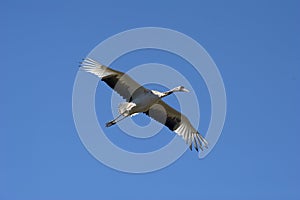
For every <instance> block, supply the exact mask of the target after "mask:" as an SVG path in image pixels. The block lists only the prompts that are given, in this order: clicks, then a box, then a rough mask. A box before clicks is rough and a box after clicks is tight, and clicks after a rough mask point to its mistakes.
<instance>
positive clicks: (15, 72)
mask: <svg viewBox="0 0 300 200" xmlns="http://www.w3.org/2000/svg"><path fill="white" fill-rule="evenodd" d="M0 5H1V6H0V25H1V31H0V36H1V37H0V40H1V43H0V44H1V46H0V52H1V58H2V59H1V73H0V91H1V98H0V124H1V125H0V158H1V162H0V199H3V200H6V199H7V200H8V199H13V200H18V199H20V200H21V199H22V200H25V199H28V200H29V199H30V200H35V199H44V200H46V199H49V200H50V199H84V198H85V199H90V200H93V199H171V198H172V199H183V198H193V199H230V200H232V199H291V200H292V199H300V192H299V188H300V173H299V169H300V157H299V155H298V154H299V152H300V146H299V140H300V135H299V128H300V125H299V122H300V117H299V112H300V107H299V102H300V95H299V85H300V79H299V75H300V68H299V67H300V59H299V52H300V40H299V35H300V26H299V19H300V12H299V8H300V2H299V1H232V0H229V1H182V2H181V3H175V2H174V1H148V2H144V3H142V2H141V1H55V0H54V1H48V2H42V1H30V0H29V1H2V2H1V3H0ZM144 26H158V27H165V28H170V29H174V30H177V31H180V32H182V33H185V34H187V35H189V36H190V37H192V38H193V39H195V40H196V41H197V42H199V43H200V44H201V45H203V47H204V48H205V49H206V50H207V51H208V53H209V54H210V55H211V56H212V58H213V59H214V61H215V62H216V64H217V66H218V68H219V70H220V73H221V75H222V77H223V80H224V84H225V87H226V92H227V103H228V107H227V118H226V122H225V126H224V129H223V132H222V135H221V137H220V140H219V141H218V143H217V145H216V146H215V148H214V149H213V151H212V152H211V153H210V154H209V156H208V157H206V158H205V159H203V160H198V158H197V155H196V153H195V151H193V152H190V151H187V152H185V153H184V155H183V156H182V157H181V158H180V159H179V160H177V161H176V162H175V163H173V164H172V165H170V166H168V167H167V168H164V169H162V170H159V171H156V172H152V173H148V174H138V175H137V174H127V173H122V172H118V171H116V170H113V169H110V168H108V167H106V166H105V165H103V164H101V163H100V162H99V161H97V160H96V159H95V158H93V157H92V156H91V155H90V154H89V152H88V151H87V150H86V149H85V147H84V146H83V145H82V143H81V141H80V139H79V136H78V134H77V131H76V128H75V125H74V121H73V117H72V90H73V83H74V80H75V77H76V73H77V71H78V62H79V61H80V60H81V59H82V58H84V57H85V56H86V55H87V54H88V53H89V52H90V51H91V50H92V49H93V48H94V47H95V46H96V45H97V44H98V43H99V42H101V41H103V40H105V39H106V38H108V37H109V36H111V35H114V34H117V33H119V32H121V31H125V30H127V29H132V28H137V27H144ZM148 62H162V63H163V64H168V65H169V66H174V68H176V67H177V69H178V66H179V65H180V64H185V63H184V62H183V61H182V60H180V59H178V58H176V57H175V56H171V55H169V54H165V53H161V52H156V51H148V52H136V53H135V54H134V53H133V54H128V55H125V56H123V57H121V58H120V59H118V60H117V61H116V62H114V63H113V66H112V67H114V68H116V69H119V70H125V71H126V70H129V69H130V68H131V67H133V66H135V65H138V64H143V63H148ZM121 66H122V67H123V68H122V67H121ZM186 73H187V74H186V75H187V76H189V75H191V74H192V72H190V74H189V72H186ZM191 77H192V76H191ZM198 79H199V77H198ZM198 79H196V78H195V77H193V78H191V80H190V81H191V82H195V81H197V80H198ZM201 88H202V86H201V84H200V85H199V88H198V89H201ZM97 90H98V91H97V95H96V100H99V101H98V102H99V104H97V105H96V107H97V113H98V115H99V116H98V118H99V121H100V124H101V123H102V125H103V123H104V122H105V121H107V120H109V119H111V118H112V114H111V111H110V110H107V111H105V112H103V113H104V115H103V113H102V112H101V106H102V104H103V107H105V105H106V103H107V105H108V106H110V104H109V103H110V99H109V97H110V94H111V90H110V89H109V88H108V87H107V86H106V85H104V84H100V85H99V87H98V88H97ZM99 91H104V93H105V94H106V95H104V96H103V101H102V96H100V95H99ZM203 94H204V95H203V98H202V99H203V101H202V102H201V112H204V114H203V118H201V120H203V122H202V121H201V123H202V124H200V127H199V129H200V130H202V131H205V130H206V129H207V126H208V120H209V119H208V118H207V117H205V116H206V112H209V111H210V109H209V106H210V105H209V99H207V95H208V94H207V91H206V89H205V87H203ZM199 95H200V94H199ZM200 97H201V95H200ZM100 99H101V101H100ZM100 102H101V104H100ZM168 102H170V103H173V104H174V106H176V105H175V104H176V99H175V98H174V97H170V98H169V100H168ZM297 102H298V103H297ZM206 103H207V106H205V105H206ZM202 110H203V111H202ZM201 114H202V113H201ZM103 116H105V117H104V118H105V119H104V118H103V121H102V117H103ZM135 120H136V121H137V123H141V124H143V123H145V122H147V119H146V118H145V117H144V118H143V116H137V117H136V119H135ZM110 130H111V133H109V132H108V133H109V134H111V135H112V136H109V137H111V139H112V140H113V141H114V142H116V143H117V144H118V145H120V146H122V145H123V146H124V148H127V149H128V150H132V151H143V150H145V149H142V150H141V149H140V148H139V147H141V146H143V145H139V144H142V143H143V144H144V142H141V143H139V142H140V141H141V140H135V139H134V138H131V137H129V136H128V137H125V136H124V135H122V134H119V137H120V139H118V137H117V134H118V129H117V128H115V127H114V128H113V127H112V128H110ZM164 134H165V135H168V137H170V138H172V137H171V136H172V134H170V132H169V131H168V130H167V129H163V131H162V132H161V133H160V135H158V136H157V137H156V138H154V139H159V137H161V138H162V141H163V142H165V141H167V140H168V139H169V138H165V137H164V136H163V135H164ZM161 135H162V136H161ZM130 139H131V140H130ZM133 140H134V141H133ZM131 143H134V144H136V146H134V148H132V146H131V145H130V144H131ZM160 144H161V143H154V142H153V143H151V142H150V143H149V144H148V146H147V147H145V148H149V149H155V148H156V147H157V146H155V145H158V146H159V145H160ZM152 145H153V146H152ZM131 148H132V149H131ZM146 150H147V149H146Z"/></svg>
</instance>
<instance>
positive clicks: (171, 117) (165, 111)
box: [145, 100, 208, 151]
mask: <svg viewBox="0 0 300 200" xmlns="http://www.w3.org/2000/svg"><path fill="white" fill-rule="evenodd" d="M145 114H146V115H148V116H149V117H151V118H153V119H155V120H156V121H158V122H160V123H162V124H164V125H165V126H167V127H168V128H169V129H170V130H171V131H174V132H175V133H177V134H178V135H180V136H181V137H182V138H183V139H184V140H185V142H186V143H187V144H189V145H190V149H191V150H192V145H194V147H195V149H196V150H197V151H198V147H199V148H200V149H201V150H203V147H205V148H207V145H208V143H207V141H206V140H205V139H204V137H203V136H202V135H200V134H199V133H198V131H197V130H196V129H195V128H194V127H193V126H192V125H191V123H190V121H189V120H188V118H187V117H186V116H184V115H183V114H181V113H180V112H178V111H177V110H175V109H174V108H172V107H170V106H169V105H168V104H166V103H165V102H164V101H162V100H159V101H158V102H157V103H156V104H154V105H153V106H152V107H151V108H150V109H149V110H148V111H147V112H145Z"/></svg>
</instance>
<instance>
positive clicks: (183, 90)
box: [182, 88, 190, 92]
mask: <svg viewBox="0 0 300 200" xmlns="http://www.w3.org/2000/svg"><path fill="white" fill-rule="evenodd" d="M182 92H190V91H189V90H188V89H185V88H183V89H182Z"/></svg>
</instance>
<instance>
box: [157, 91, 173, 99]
mask: <svg viewBox="0 0 300 200" xmlns="http://www.w3.org/2000/svg"><path fill="white" fill-rule="evenodd" d="M173 92H174V91H173V90H169V91H166V92H163V94H162V96H161V97H160V98H163V97H166V96H169V95H170V94H173Z"/></svg>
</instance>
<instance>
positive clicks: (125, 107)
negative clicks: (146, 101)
mask: <svg viewBox="0 0 300 200" xmlns="http://www.w3.org/2000/svg"><path fill="white" fill-rule="evenodd" d="M135 106H136V104H135V103H132V102H124V103H121V104H120V105H119V113H120V114H121V115H123V116H128V115H130V113H131V112H130V111H131V109H132V108H133V107H135Z"/></svg>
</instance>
